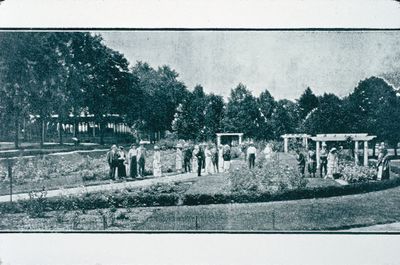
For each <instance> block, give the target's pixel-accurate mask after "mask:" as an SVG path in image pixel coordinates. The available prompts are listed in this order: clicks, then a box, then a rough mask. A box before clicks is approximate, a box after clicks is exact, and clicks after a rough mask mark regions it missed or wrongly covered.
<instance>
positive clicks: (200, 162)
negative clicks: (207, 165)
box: [196, 146, 205, 177]
mask: <svg viewBox="0 0 400 265" xmlns="http://www.w3.org/2000/svg"><path fill="white" fill-rule="evenodd" d="M196 158H197V159H196V160H197V176H199V177H200V176H201V170H202V169H203V163H204V161H205V154H204V150H203V148H202V147H201V146H200V147H199V148H198V151H197V153H196Z"/></svg>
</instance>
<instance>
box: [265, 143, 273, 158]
mask: <svg viewBox="0 0 400 265" xmlns="http://www.w3.org/2000/svg"><path fill="white" fill-rule="evenodd" d="M263 153H264V155H265V159H266V160H267V161H268V160H270V159H271V157H272V153H273V150H272V146H271V144H270V143H267V145H266V146H265V148H264V151H263Z"/></svg>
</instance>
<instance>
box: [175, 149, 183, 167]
mask: <svg viewBox="0 0 400 265" xmlns="http://www.w3.org/2000/svg"><path fill="white" fill-rule="evenodd" d="M182 161H183V153H182V145H181V144H177V145H176V157H175V169H176V172H177V173H178V174H180V173H182Z"/></svg>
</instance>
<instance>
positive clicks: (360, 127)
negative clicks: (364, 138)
mask: <svg viewBox="0 0 400 265" xmlns="http://www.w3.org/2000/svg"><path fill="white" fill-rule="evenodd" d="M346 104H347V106H346V109H347V110H348V119H347V123H349V124H351V126H350V128H351V129H352V130H354V131H356V132H367V133H371V134H376V135H377V136H378V139H377V140H378V141H388V142H389V144H391V145H392V146H395V145H397V143H398V142H399V141H400V104H399V97H398V96H397V95H396V91H395V89H394V88H393V87H392V86H390V85H389V84H387V83H386V81H385V80H384V79H382V78H378V77H370V78H367V79H365V80H362V81H360V82H359V84H358V86H357V87H356V88H355V89H354V91H353V93H351V94H350V95H349V97H348V99H347V100H346ZM395 149H396V148H395Z"/></svg>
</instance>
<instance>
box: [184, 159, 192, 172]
mask: <svg viewBox="0 0 400 265" xmlns="http://www.w3.org/2000/svg"><path fill="white" fill-rule="evenodd" d="M183 163H184V166H185V172H186V173H187V172H190V171H191V170H192V166H191V163H190V159H185V160H184V161H183Z"/></svg>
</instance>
